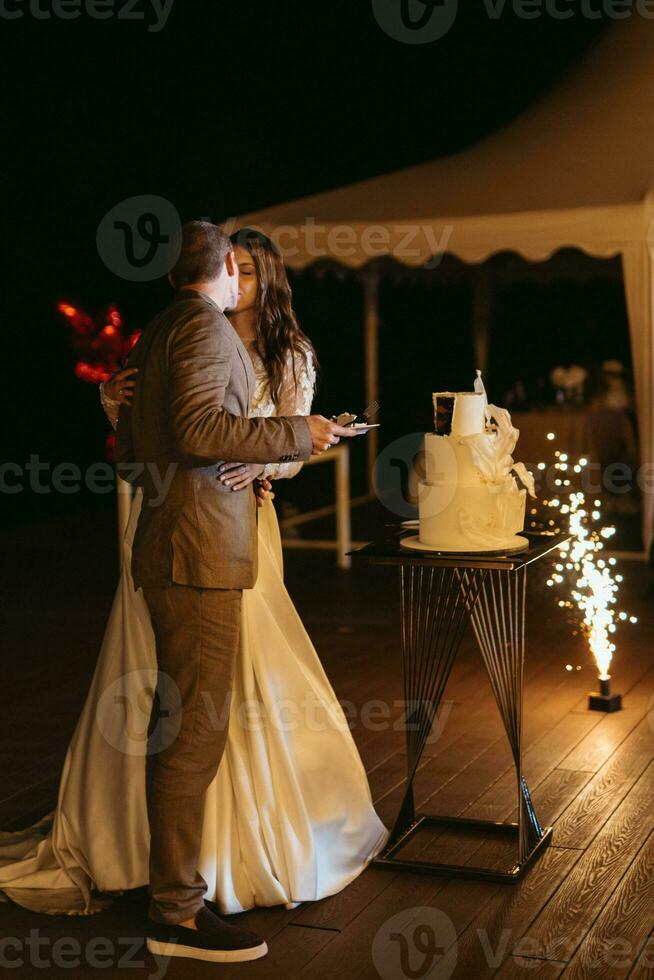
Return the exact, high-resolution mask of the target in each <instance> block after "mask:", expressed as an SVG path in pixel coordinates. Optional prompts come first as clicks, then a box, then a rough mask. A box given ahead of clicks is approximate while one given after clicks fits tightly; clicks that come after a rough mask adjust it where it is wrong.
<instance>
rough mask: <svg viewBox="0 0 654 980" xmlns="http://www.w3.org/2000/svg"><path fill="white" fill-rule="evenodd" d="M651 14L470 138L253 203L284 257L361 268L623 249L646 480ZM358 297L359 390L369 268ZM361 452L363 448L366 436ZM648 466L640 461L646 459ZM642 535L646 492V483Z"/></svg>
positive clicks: (653, 347)
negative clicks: (462, 146) (377, 262)
mask: <svg viewBox="0 0 654 980" xmlns="http://www.w3.org/2000/svg"><path fill="white" fill-rule="evenodd" d="M653 165H654V21H651V20H648V19H646V18H643V17H641V16H639V15H636V14H633V16H631V17H630V19H629V20H625V21H621V22H619V23H617V24H616V25H614V26H613V27H612V28H611V29H610V30H609V31H608V32H607V34H605V35H604V37H603V38H602V39H601V41H600V42H599V43H598V44H597V45H596V46H595V47H594V48H593V50H592V52H591V53H590V55H589V56H588V57H587V58H586V59H585V60H584V61H583V62H582V63H581V64H580V65H579V66H578V67H577V68H576V69H575V71H574V72H573V73H571V74H570V75H568V77H567V78H566V79H565V81H564V82H562V83H560V84H559V85H558V86H557V87H556V88H555V89H553V90H551V91H550V93H549V94H548V96H547V98H546V99H544V100H543V101H542V102H541V103H539V104H538V105H536V106H535V107H533V108H532V109H530V110H529V111H528V112H526V113H524V114H523V115H522V116H520V117H518V118H517V119H516V120H514V121H513V122H512V123H511V124H510V125H508V126H506V127H505V128H504V129H502V130H500V131H498V132H496V133H494V134H493V135H492V136H490V137H488V138H487V139H485V140H483V141H482V142H480V143H478V144H477V145H475V146H474V147H472V148H470V149H468V150H465V151H463V152H461V153H458V154H456V155H454V156H451V157H448V158H446V159H439V160H435V161H430V162H429V163H424V164H420V165H418V166H414V167H409V168H407V169H405V170H401V171H397V172H395V173H392V174H388V175H385V176H382V177H375V178H373V179H371V180H365V181H360V182H358V183H356V184H352V185H350V186H348V187H343V188H339V189H337V190H333V191H327V192H325V193H322V194H316V195H312V196H309V197H305V198H303V199H301V200H298V201H293V202H290V203H287V204H283V205H277V206H274V207H271V208H267V209H266V210H263V211H258V212H255V213H252V214H247V215H241V216H240V217H239V218H238V225H239V226H240V227H244V226H250V227H251V226H253V225H254V226H256V227H258V228H261V229H262V230H263V231H265V232H266V233H267V234H269V235H271V237H273V239H274V240H275V241H276V242H277V244H278V245H279V247H280V249H281V250H282V253H283V255H284V258H285V261H286V262H287V264H288V265H289V266H291V267H293V268H303V267H305V266H307V265H308V264H310V263H311V262H313V261H316V260H317V259H320V258H324V257H330V258H333V259H336V260H338V261H339V262H341V263H343V264H344V265H347V266H349V267H351V268H359V267H361V266H364V265H365V264H366V263H368V262H370V261H371V260H372V259H374V258H376V257H378V256H379V255H393V256H394V257H395V258H396V259H398V260H399V261H401V262H403V263H405V264H406V265H411V266H421V265H424V264H425V263H428V262H429V260H430V259H431V258H432V256H434V255H435V254H438V253H442V252H449V253H452V254H454V255H456V256H458V257H459V258H461V259H463V260H465V261H467V262H482V261H484V260H485V259H487V258H488V257H489V256H491V255H493V254H495V253H497V252H500V251H505V250H512V251H516V252H518V253H519V254H521V255H523V256H524V257H526V258H528V259H530V260H544V259H547V258H548V257H549V256H550V255H552V253H553V252H555V251H557V250H558V249H560V248H565V247H574V248H579V249H582V250H584V251H585V252H587V253H588V254H590V255H593V256H598V257H609V256H615V255H620V256H621V257H622V263H623V272H624V282H625V294H626V299H627V308H628V314H629V323H630V331H631V342H632V350H633V364H634V376H635V387H636V401H637V411H638V422H639V433H640V462H641V466H642V467H644V468H645V469H644V470H642V476H643V478H645V477H648V480H644V482H643V486H644V488H645V489H647V486H648V482H649V483H651V484H654V340H653V330H654V269H653V259H652V249H651V242H652V241H654V194H653V193H652V191H653V189H654V181H653V177H654V170H653ZM368 287H369V288H368V290H367V304H366V347H367V371H366V383H367V395H368V397H369V398H371V399H372V398H374V397H376V392H377V376H376V371H377V367H376V361H377V316H376V306H375V302H376V289H375V285H374V280H373V279H372V278H371V279H369V281H368ZM369 448H370V450H371V452H372V451H374V447H373V444H372V443H371V444H370V447H369ZM650 471H651V472H650ZM643 500H644V515H643V517H644V525H643V527H644V535H645V544H646V547H647V548H649V546H650V544H651V541H652V535H653V531H654V492H646V493H644V497H643Z"/></svg>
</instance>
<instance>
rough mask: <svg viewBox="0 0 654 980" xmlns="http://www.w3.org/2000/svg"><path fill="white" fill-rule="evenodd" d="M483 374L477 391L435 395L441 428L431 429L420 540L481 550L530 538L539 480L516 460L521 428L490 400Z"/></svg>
mask: <svg viewBox="0 0 654 980" xmlns="http://www.w3.org/2000/svg"><path fill="white" fill-rule="evenodd" d="M479 375H480V373H479V372H478V379H477V381H476V382H475V389H476V390H475V391H474V392H472V391H463V392H461V391H460V392H450V391H440V392H436V393H435V394H434V395H433V400H434V424H435V432H434V433H427V434H426V435H425V442H424V471H423V473H422V475H421V482H420V483H419V497H418V501H419V504H418V506H419V517H420V534H419V537H418V540H417V541H414V543H413V544H414V547H421V548H423V549H424V548H429V549H433V550H434V551H454V552H477V551H503V550H513V549H517V548H522V547H526V545H527V540H526V538H524V537H521V536H520V534H519V532H520V531H522V530H523V528H524V522H525V507H526V496H527V491H529V493H530V494H531V495H532V496H534V495H535V494H534V480H533V477H532V475H531V473H529V472H528V471H527V470H526V469H525V467H524V465H523V464H522V463H514V461H513V458H512V456H511V454H512V452H513V450H514V448H515V444H516V442H517V440H518V436H519V432H518V430H517V429H514V428H513V426H512V424H511V416H510V415H509V413H508V412H507V411H506V410H505V409H503V408H497V406H495V405H488V404H487V401H486V392H485V391H484V387H483V384H482V383H481V377H480V376H479ZM405 543H407V544H410V542H405Z"/></svg>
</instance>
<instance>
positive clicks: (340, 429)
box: [307, 415, 363, 456]
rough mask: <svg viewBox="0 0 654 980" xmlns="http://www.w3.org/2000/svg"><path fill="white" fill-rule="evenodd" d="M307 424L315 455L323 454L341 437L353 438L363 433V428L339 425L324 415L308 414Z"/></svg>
mask: <svg viewBox="0 0 654 980" xmlns="http://www.w3.org/2000/svg"><path fill="white" fill-rule="evenodd" d="M307 424H308V426H309V431H310V432H311V439H312V441H313V449H312V452H313V455H314V456H322V454H323V453H326V452H327V450H328V449H331V447H332V446H336V445H337V444H338V443H339V442H340V441H341V439H353V438H355V437H356V436H359V435H363V433H362V432H361V430H359V429H353V428H351V427H345V426H342V425H337V424H336V422H330V420H329V419H326V418H325V417H324V416H323V415H309V416H307Z"/></svg>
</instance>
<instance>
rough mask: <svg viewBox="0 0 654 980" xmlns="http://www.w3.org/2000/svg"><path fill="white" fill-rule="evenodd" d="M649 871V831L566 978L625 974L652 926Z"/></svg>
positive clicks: (652, 856)
mask: <svg viewBox="0 0 654 980" xmlns="http://www.w3.org/2000/svg"><path fill="white" fill-rule="evenodd" d="M653 870H654V834H650V836H649V837H648V838H647V840H646V841H645V843H644V845H643V846H642V848H641V849H640V851H639V852H638V854H637V855H636V857H635V858H634V861H633V863H632V865H631V867H630V868H629V869H628V871H627V873H626V874H625V876H624V878H623V879H622V881H621V882H620V884H619V885H618V887H617V888H616V890H615V892H614V893H613V895H612V896H611V898H610V900H609V901H608V902H607V904H606V905H605V906H604V908H603V910H602V912H601V913H600V915H599V916H598V918H597V919H596V920H595V922H594V923H593V926H592V928H591V930H590V931H589V933H588V934H587V936H586V938H585V939H584V941H583V943H582V944H581V946H580V947H579V949H578V950H577V954H576V956H575V957H574V960H573V961H572V963H571V964H570V967H569V968H568V969H567V970H566V974H565V975H566V980H594V978H595V977H597V978H603V977H607V976H610V977H611V980H619V978H621V977H627V976H628V975H629V972H630V970H631V968H632V966H633V965H634V962H635V961H636V959H637V958H638V956H639V954H640V951H641V948H642V946H643V942H644V937H646V936H647V935H649V933H650V931H651V930H652V929H654V874H652V871H653ZM653 966H654V963H653Z"/></svg>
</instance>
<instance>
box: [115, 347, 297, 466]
mask: <svg viewBox="0 0 654 980" xmlns="http://www.w3.org/2000/svg"><path fill="white" fill-rule="evenodd" d="M245 348H246V350H247V352H248V354H249V355H250V358H251V360H252V364H253V365H254V373H255V376H256V381H257V383H256V387H255V389H254V395H253V397H252V403H251V405H250V417H251V418H271V417H272V416H279V415H309V414H310V412H311V403H312V402H313V395H314V391H315V387H316V368H315V364H314V360H313V357H312V355H311V352H310V351H308V352H307V360H306V364H305V362H304V358H303V357H301V356H297V355H296V357H295V377H294V375H293V360H292V354H291V353H290V352H289V354H288V357H287V361H286V371H285V372H284V381H283V384H282V390H281V393H280V399H279V405H278V406H275V404H274V402H273V400H272V397H271V395H270V380H269V378H268V374H267V372H266V369H265V367H264V364H263V361H262V360H261V358H260V357H259V355H258V354H257V352H256V350H255V349H254V346H253V344H252V343H246V344H245ZM296 381H297V385H296ZM137 384H138V381H137ZM100 400H101V402H102V407H103V408H104V411H105V414H106V416H107V418H108V419H109V421H110V422H111V424H112V426H113V427H114V429H115V428H116V426H117V425H118V410H119V408H120V402H117V401H114V400H113V399H112V398H108V397H107V395H106V394H105V390H104V384H101V385H100ZM301 469H302V463H266V465H265V467H264V471H263V475H264V476H266V477H267V478H268V479H269V480H281V479H287V480H288V479H290V478H291V477H294V476H297V474H298V473H299V472H300V470H301Z"/></svg>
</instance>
